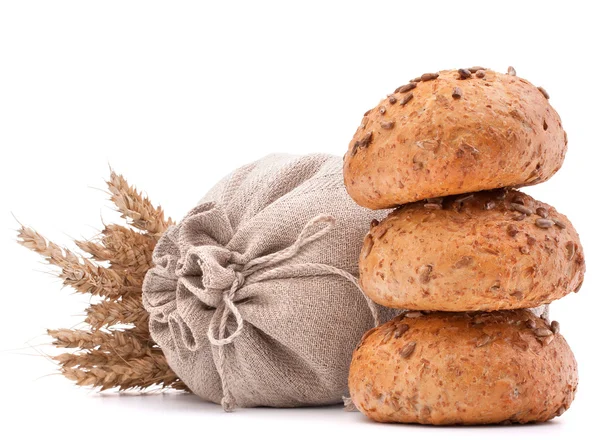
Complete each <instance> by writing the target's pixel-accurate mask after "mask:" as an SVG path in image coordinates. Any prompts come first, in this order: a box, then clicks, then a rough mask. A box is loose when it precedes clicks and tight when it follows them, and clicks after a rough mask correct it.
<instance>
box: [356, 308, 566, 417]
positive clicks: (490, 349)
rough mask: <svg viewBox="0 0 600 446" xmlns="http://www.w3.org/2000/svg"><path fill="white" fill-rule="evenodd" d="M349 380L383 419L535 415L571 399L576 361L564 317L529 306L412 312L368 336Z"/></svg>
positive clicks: (368, 409) (364, 404)
mask: <svg viewBox="0 0 600 446" xmlns="http://www.w3.org/2000/svg"><path fill="white" fill-rule="evenodd" d="M349 388H350V396H351V397H352V402H353V403H354V405H355V406H356V407H357V408H358V409H359V410H360V411H361V412H362V413H363V414H365V415H366V416H368V417H369V418H371V419H372V420H375V421H380V422H397V423H420V424H436V425H448V424H494V423H529V422H535V421H547V420H550V419H551V418H554V417H555V416H560V415H562V413H563V412H564V411H565V410H566V409H568V408H569V406H570V405H571V402H572V401H573V397H574V395H575V391H576V389H577V363H576V361H575V358H574V356H573V353H572V352H571V349H570V348H569V346H568V344H567V342H566V341H565V339H564V338H563V337H562V336H561V335H560V334H559V333H558V323H556V322H553V323H552V324H550V325H549V324H548V323H547V322H545V321H544V320H543V319H541V318H539V317H537V316H535V315H534V314H533V313H532V312H531V311H529V310H512V311H496V312H491V313H480V312H471V313H448V312H433V313H428V314H424V313H421V312H418V311H411V312H408V313H404V314H403V315H401V316H398V317H396V318H395V319H393V320H391V321H389V322H387V323H386V324H383V325H381V326H379V327H377V328H374V329H372V330H370V331H368V332H367V333H366V334H365V335H364V337H363V339H362V341H361V342H360V344H359V345H358V347H357V348H356V350H355V352H354V355H353V357H352V363H351V365H350V375H349Z"/></svg>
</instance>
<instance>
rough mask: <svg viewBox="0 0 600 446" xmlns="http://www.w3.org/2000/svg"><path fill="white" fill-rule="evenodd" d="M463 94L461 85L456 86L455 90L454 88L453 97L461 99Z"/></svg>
mask: <svg viewBox="0 0 600 446" xmlns="http://www.w3.org/2000/svg"><path fill="white" fill-rule="evenodd" d="M461 96H462V90H461V89H460V87H454V90H452V97H453V98H454V99H460V98H461Z"/></svg>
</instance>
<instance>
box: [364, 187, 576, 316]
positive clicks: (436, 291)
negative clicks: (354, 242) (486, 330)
mask: <svg viewBox="0 0 600 446" xmlns="http://www.w3.org/2000/svg"><path fill="white" fill-rule="evenodd" d="M359 270H360V283H361V286H362V288H363V290H364V292H365V294H367V296H369V297H370V298H371V299H372V300H374V301H375V302H377V303H378V304H381V305H384V306H387V307H393V308H405V309H410V310H440V311H494V310H505V309H517V308H532V307H537V306H540V305H543V304H547V303H549V302H551V301H553V300H556V299H559V298H561V297H563V296H565V295H567V294H569V293H570V292H571V291H578V289H579V286H580V285H581V283H582V281H583V275H584V272H585V261H584V257H583V250H582V247H581V243H580V241H579V236H578V234H577V232H576V231H575V229H574V228H573V226H572V224H571V223H570V222H569V220H568V219H567V218H566V217H565V216H564V215H562V214H559V213H558V212H557V211H556V210H555V209H554V208H553V207H551V206H549V205H547V204H545V203H542V202H539V201H536V200H534V199H533V198H532V197H530V196H528V195H526V194H524V193H522V192H519V191H516V190H511V189H509V190H506V189H497V190H493V191H486V192H479V193H475V194H470V195H463V196H452V197H446V198H444V199H441V198H440V199H432V200H429V201H422V202H417V203H412V204H408V205H404V206H402V207H400V208H398V209H397V210H395V211H394V212H392V213H391V214H390V215H389V216H388V217H386V218H385V219H384V220H383V221H381V223H377V222H374V223H373V225H372V228H371V231H370V232H369V234H368V235H367V237H366V238H365V242H364V246H363V249H362V251H361V255H360V259H359Z"/></svg>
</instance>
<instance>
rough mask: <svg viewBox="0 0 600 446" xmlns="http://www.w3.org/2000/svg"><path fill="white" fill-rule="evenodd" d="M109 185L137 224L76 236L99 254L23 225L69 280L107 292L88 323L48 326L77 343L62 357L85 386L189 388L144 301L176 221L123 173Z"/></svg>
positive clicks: (24, 240) (82, 289) (82, 288)
mask: <svg viewBox="0 0 600 446" xmlns="http://www.w3.org/2000/svg"><path fill="white" fill-rule="evenodd" d="M107 184H108V187H109V191H110V193H111V200H112V201H113V202H114V203H115V205H116V206H117V208H118V210H119V211H120V213H121V215H122V217H124V218H125V219H126V220H127V221H128V222H129V223H130V224H131V225H132V226H134V228H137V229H133V228H128V227H123V226H120V225H108V226H106V227H105V228H104V230H103V231H102V233H101V234H100V235H99V236H98V237H97V238H95V239H93V240H85V241H76V242H75V243H76V245H77V246H78V247H79V249H81V250H82V251H83V252H85V253H87V254H89V255H90V256H91V259H88V258H86V257H83V256H81V255H79V254H76V253H74V252H73V251H70V250H68V249H65V248H61V247H59V246H58V245H56V244H55V243H52V242H50V241H48V240H47V239H45V238H44V237H42V236H41V235H40V234H38V233H37V232H36V231H34V230H33V229H31V228H26V227H24V226H23V227H21V229H20V230H19V236H18V241H19V243H21V244H22V245H23V246H25V247H27V248H29V249H31V250H32V251H35V252H37V253H39V254H41V255H42V256H43V257H45V258H46V260H47V261H48V263H49V264H51V265H54V266H57V267H59V268H60V269H61V272H60V273H59V277H61V278H62V279H63V282H64V283H65V284H66V285H69V286H71V287H73V288H74V289H75V290H76V291H77V292H79V293H84V294H87V293H91V294H92V295H94V296H99V297H100V299H99V300H98V299H97V300H96V301H95V302H92V303H91V304H90V306H89V307H88V308H87V309H86V318H85V323H86V324H87V328H86V329H82V330H72V329H59V330H48V334H49V335H50V336H52V337H53V338H54V342H53V344H54V345H56V346H57V347H60V348H66V349H71V350H72V352H69V353H63V354H60V355H57V356H54V360H56V361H57V362H58V363H59V364H60V366H61V372H62V373H63V374H64V375H65V376H66V377H67V378H69V379H71V380H73V381H75V383H77V384H78V385H80V386H92V387H97V388H99V389H100V390H106V389H111V388H117V389H119V390H127V389H134V388H135V389H146V388H148V387H151V386H154V385H159V386H162V387H163V388H167V387H169V388H173V389H178V390H185V391H189V389H188V388H187V387H186V385H185V384H184V383H183V382H182V381H181V380H180V379H179V378H178V377H177V376H176V375H175V373H174V372H173V371H172V370H171V369H170V367H169V365H168V364H167V361H166V358H165V356H164V354H163V352H162V351H161V349H160V348H159V347H158V346H156V344H155V343H154V341H153V340H152V338H151V336H150V331H149V329H148V313H147V312H146V311H145V309H144V308H143V305H142V284H143V280H144V276H145V275H146V272H147V271H148V270H149V269H150V268H151V267H152V252H153V250H154V247H155V245H156V241H157V240H158V238H159V237H160V236H161V234H162V233H163V232H164V231H165V230H166V229H167V227H168V226H170V225H172V224H173V221H172V220H171V219H170V218H169V219H166V220H165V218H164V213H163V211H162V209H161V208H160V207H158V208H154V207H153V206H152V204H151V203H150V201H149V200H148V199H147V198H144V197H142V195H141V194H140V193H139V192H137V191H136V189H135V188H133V187H130V186H129V185H128V184H127V182H126V181H125V179H124V178H123V177H122V176H121V175H117V174H115V173H114V172H112V171H111V179H110V181H107ZM138 230H140V231H138ZM101 264H104V265H106V264H107V266H106V267H105V266H101Z"/></svg>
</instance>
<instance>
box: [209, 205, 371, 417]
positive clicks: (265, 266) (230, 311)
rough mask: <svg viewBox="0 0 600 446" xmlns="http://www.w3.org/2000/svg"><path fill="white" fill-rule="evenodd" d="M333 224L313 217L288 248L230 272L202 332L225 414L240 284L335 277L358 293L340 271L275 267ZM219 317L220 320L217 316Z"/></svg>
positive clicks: (230, 405)
mask: <svg viewBox="0 0 600 446" xmlns="http://www.w3.org/2000/svg"><path fill="white" fill-rule="evenodd" d="M322 224H324V225H325V226H324V227H322V228H321V229H319V230H317V231H316V232H315V228H317V227H318V226H320V225H322ZM334 225H335V219H334V218H333V217H332V216H330V215H322V214H321V215H317V216H316V217H314V218H312V219H311V220H310V221H309V222H308V223H306V225H305V226H304V228H303V229H302V231H301V232H300V234H299V235H298V237H297V238H296V241H295V242H294V243H293V244H292V245H290V246H288V247H287V248H285V249H283V250H281V251H278V252H275V253H272V254H268V255H265V256H263V257H258V258H256V259H253V260H251V261H249V262H248V263H246V264H245V265H244V266H243V267H242V268H241V269H239V270H234V274H235V277H234V278H233V281H232V283H231V287H230V288H229V289H228V290H225V291H223V298H222V301H221V303H220V304H219V305H218V308H217V311H215V314H214V316H213V317H212V319H211V321H210V324H209V327H208V331H207V333H206V335H207V337H208V340H209V341H210V343H211V344H212V345H213V346H215V347H216V348H217V349H218V361H217V362H216V363H215V366H216V368H217V372H218V374H219V377H220V378H221V384H222V390H223V399H222V400H221V405H222V406H223V408H224V409H225V411H227V412H230V411H232V410H233V409H234V408H235V401H234V398H233V395H232V394H231V390H230V389H229V385H228V383H227V379H226V376H225V375H226V373H225V346H226V345H228V344H231V343H232V342H233V341H234V340H235V339H236V338H237V337H238V336H239V335H240V334H241V333H242V330H243V328H244V319H243V317H242V315H241V314H240V312H239V310H238V308H237V306H236V304H235V296H236V293H237V292H238V291H239V290H240V289H241V288H242V287H243V286H244V285H249V284H252V283H257V282H261V281H264V280H269V279H270V278H274V277H311V276H322V275H338V276H341V277H344V278H345V279H347V280H348V281H350V282H351V283H353V284H354V285H355V286H356V287H357V288H358V289H359V290H360V291H361V293H362V290H361V288H360V286H359V284H358V280H357V279H356V277H354V276H353V275H352V274H350V273H349V272H347V271H344V270H343V269H340V268H336V267H334V266H331V265H326V264H323V263H301V264H296V265H283V266H281V265H280V266H278V265H279V264H280V263H282V262H283V261H285V260H288V259H290V258H292V257H294V256H295V255H296V254H297V253H298V252H299V251H300V250H301V249H302V248H303V247H304V246H306V245H308V244H309V243H312V242H313V241H315V240H317V239H320V238H321V237H323V236H324V235H325V234H327V233H329V232H330V231H331V230H332V228H333V226H334ZM363 296H364V293H363ZM364 297H365V301H366V303H367V305H368V306H369V310H370V311H371V314H372V315H373V320H374V323H375V325H379V315H378V312H377V307H376V305H375V303H374V302H373V301H372V300H371V299H369V298H368V297H366V296H364ZM219 309H221V311H218V310H219ZM219 314H220V317H218V315H219ZM230 315H233V316H234V318H235V323H236V328H235V330H234V331H233V332H232V333H231V334H229V335H227V336H225V332H226V326H227V321H228V320H229V317H230ZM217 323H218V330H217Z"/></svg>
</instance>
